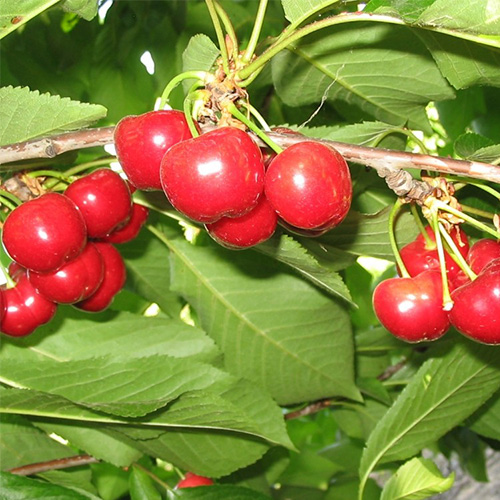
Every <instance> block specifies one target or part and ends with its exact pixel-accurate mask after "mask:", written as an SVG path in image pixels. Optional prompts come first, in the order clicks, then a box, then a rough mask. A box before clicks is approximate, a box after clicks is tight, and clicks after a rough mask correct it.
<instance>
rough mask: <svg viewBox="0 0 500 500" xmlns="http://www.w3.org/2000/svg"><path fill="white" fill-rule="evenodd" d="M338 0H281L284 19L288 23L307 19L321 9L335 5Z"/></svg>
mask: <svg viewBox="0 0 500 500" xmlns="http://www.w3.org/2000/svg"><path fill="white" fill-rule="evenodd" d="M338 1H339V0H307V1H306V0H281V4H282V5H283V10H284V11H285V17H286V18H287V19H288V20H289V21H290V22H294V21H300V20H304V19H307V18H308V17H310V16H312V15H313V14H315V13H316V12H319V11H320V10H321V9H323V8H325V7H328V6H330V5H332V4H335V3H337V2H338Z"/></svg>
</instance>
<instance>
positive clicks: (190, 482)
mask: <svg viewBox="0 0 500 500" xmlns="http://www.w3.org/2000/svg"><path fill="white" fill-rule="evenodd" d="M213 484H214V482H213V481H212V480H211V479H210V478H208V477H204V476H198V475H197V474H193V473H192V472H186V475H185V477H184V479H182V480H181V481H179V482H178V483H177V486H176V488H177V489H179V490H180V489H182V488H194V487H196V486H212V485H213Z"/></svg>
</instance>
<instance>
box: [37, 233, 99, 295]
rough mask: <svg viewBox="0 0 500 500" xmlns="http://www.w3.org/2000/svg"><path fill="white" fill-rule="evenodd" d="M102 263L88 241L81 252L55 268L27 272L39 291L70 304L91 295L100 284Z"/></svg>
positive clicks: (92, 245)
mask: <svg viewBox="0 0 500 500" xmlns="http://www.w3.org/2000/svg"><path fill="white" fill-rule="evenodd" d="M103 277H104V263H103V260H102V257H101V254H100V253H99V251H98V250H97V248H96V247H95V245H94V244H93V243H91V242H90V241H89V242H88V243H87V246H86V247H85V249H84V250H83V252H82V253H81V254H80V255H79V256H78V257H77V258H76V259H73V260H72V261H70V262H68V263H67V264H65V265H64V266H63V267H61V268H60V269H58V270H56V271H52V272H49V273H36V272H34V271H28V278H29V280H30V282H31V284H32V285H33V286H34V287H35V288H36V290H37V291H38V293H40V294H42V295H43V296H44V297H45V298H47V299H48V300H51V301H52V302H57V303H59V304H73V303H74V302H79V301H80V300H84V299H86V298H87V297H90V296H91V295H92V294H93V293H94V292H95V291H96V290H97V288H98V287H99V285H100V284H101V283H102V280H103Z"/></svg>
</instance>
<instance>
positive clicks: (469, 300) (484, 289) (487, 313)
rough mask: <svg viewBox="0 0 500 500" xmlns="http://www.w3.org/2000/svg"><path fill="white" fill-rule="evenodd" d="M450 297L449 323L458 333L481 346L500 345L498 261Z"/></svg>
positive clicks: (499, 262)
mask: <svg viewBox="0 0 500 500" xmlns="http://www.w3.org/2000/svg"><path fill="white" fill-rule="evenodd" d="M451 298H452V299H453V302H454V305H453V309H452V310H451V311H450V313H449V318H450V322H451V324H452V325H453V326H454V327H455V328H456V329H457V330H458V331H459V332H460V333H463V334H464V335H465V336H467V337H469V338H471V339H473V340H477V341H478V342H481V343H484V344H500V259H495V260H492V261H491V262H490V263H489V264H487V265H486V267H484V268H483V269H482V271H481V272H480V273H479V274H478V276H477V278H476V279H475V280H474V281H471V282H470V283H466V284H465V285H462V286H461V287H459V288H457V289H456V290H454V291H453V292H452V293H451Z"/></svg>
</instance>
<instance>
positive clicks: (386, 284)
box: [373, 270, 450, 342]
mask: <svg viewBox="0 0 500 500" xmlns="http://www.w3.org/2000/svg"><path fill="white" fill-rule="evenodd" d="M442 302H443V287H442V282H441V274H440V273H439V272H438V271H434V270H429V271H424V272H423V273H421V274H419V275H418V276H415V277H414V278H391V279H388V280H385V281H382V282H381V283H379V284H378V285H377V287H376V288H375V291H374V293H373V308H374V310H375V314H376V315H377V318H378V319H379V321H380V322H381V323H382V325H383V326H384V327H385V328H387V330H389V332H390V333H392V334H393V335H394V336H396V337H398V338H399V339H401V340H404V341H406V342H422V341H430V340H436V339H438V338H440V337H442V336H443V335H444V334H445V333H446V332H447V330H448V328H449V326H450V322H449V320H448V314H447V312H446V311H444V310H443V306H442Z"/></svg>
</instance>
